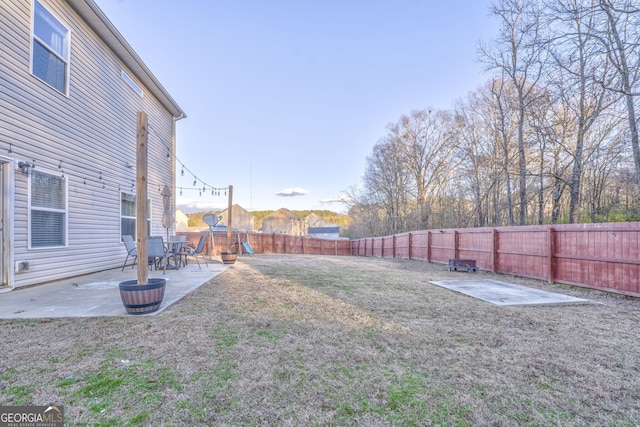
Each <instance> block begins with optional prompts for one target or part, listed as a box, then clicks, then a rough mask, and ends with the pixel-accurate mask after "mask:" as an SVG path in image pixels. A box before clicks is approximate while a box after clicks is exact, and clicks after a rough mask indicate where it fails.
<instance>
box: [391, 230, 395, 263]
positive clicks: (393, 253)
mask: <svg viewBox="0 0 640 427" xmlns="http://www.w3.org/2000/svg"><path fill="white" fill-rule="evenodd" d="M392 242H393V243H392V246H393V248H392V249H391V257H392V258H395V257H396V235H395V234H394V235H393V239H392Z"/></svg>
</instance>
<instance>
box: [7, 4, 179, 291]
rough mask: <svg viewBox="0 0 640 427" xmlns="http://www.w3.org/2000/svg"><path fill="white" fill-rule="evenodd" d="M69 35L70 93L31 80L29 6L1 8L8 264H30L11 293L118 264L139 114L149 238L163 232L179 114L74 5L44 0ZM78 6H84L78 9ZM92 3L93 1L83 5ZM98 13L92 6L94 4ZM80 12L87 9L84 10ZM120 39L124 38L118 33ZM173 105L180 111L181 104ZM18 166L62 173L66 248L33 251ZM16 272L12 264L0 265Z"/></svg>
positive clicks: (133, 173)
mask: <svg viewBox="0 0 640 427" xmlns="http://www.w3.org/2000/svg"><path fill="white" fill-rule="evenodd" d="M40 3H41V4H42V5H44V6H45V7H46V8H47V9H48V10H49V11H50V12H51V13H52V14H53V15H54V16H55V17H56V18H57V19H58V20H60V21H61V22H62V23H63V24H64V25H65V26H66V27H67V28H68V29H69V30H70V32H71V41H70V65H69V67H70V72H69V90H68V96H65V95H64V94H61V93H60V92H58V91H56V90H54V89H53V88H51V87H50V86H48V85H47V84H45V83H44V82H42V81H41V80H39V79H38V78H36V77H35V76H33V75H32V74H31V73H30V49H31V37H32V34H31V26H32V24H31V21H32V13H33V12H32V8H33V3H32V1H25V0H4V1H2V2H1V3H0V57H1V58H2V60H1V61H0V154H2V155H3V156H4V157H7V158H8V160H9V163H7V164H8V165H9V166H10V167H11V169H12V170H11V171H10V173H11V174H13V178H14V183H13V185H14V189H13V190H14V195H12V197H13V200H7V199H6V196H7V194H5V195H4V197H5V199H4V201H5V203H9V204H10V205H11V211H12V216H13V218H12V219H13V227H12V230H10V231H8V230H7V229H6V228H5V236H4V237H5V239H11V242H12V246H13V248H12V250H13V261H27V262H29V269H28V271H24V272H19V273H18V272H16V273H15V275H14V277H13V280H12V283H4V284H5V285H8V286H10V287H20V286H27V285H33V284H38V283H43V282H47V281H51V280H58V279H61V278H65V277H72V276H76V275H81V274H86V273H91V272H95V271H100V270H105V269H109V268H114V267H118V266H120V265H122V262H123V261H124V258H125V254H126V251H125V249H124V245H123V244H122V243H121V242H120V200H121V192H126V193H129V194H133V195H135V194H136V192H135V182H136V170H135V164H136V130H137V129H136V114H137V112H138V111H144V112H146V113H147V114H148V116H149V131H150V132H149V137H148V141H149V142H148V146H149V157H148V168H149V169H148V183H149V185H148V193H149V198H150V199H151V234H152V235H165V233H166V230H165V229H164V228H162V224H161V221H162V209H163V204H162V196H161V195H160V191H159V189H160V188H162V187H163V186H164V185H165V184H169V186H170V187H174V183H175V170H174V169H175V167H174V163H173V158H167V152H168V151H170V152H171V153H174V152H175V146H174V145H175V138H174V133H175V119H176V118H179V117H176V116H175V113H173V112H170V111H169V110H168V109H167V108H166V103H163V102H161V101H160V100H159V99H158V98H157V97H156V96H154V92H156V93H157V90H158V89H157V88H152V89H150V88H148V87H147V86H145V85H144V84H143V83H142V81H141V80H140V79H139V78H138V76H139V75H140V70H132V69H130V68H128V67H127V66H126V65H125V62H124V61H123V60H122V59H121V58H122V57H121V56H119V55H116V54H115V53H114V51H113V50H112V49H111V48H110V47H109V46H108V44H107V43H106V42H105V41H104V39H103V38H101V37H99V36H98V35H97V33H96V32H94V30H93V29H92V28H93V27H92V26H90V25H89V24H88V23H87V21H86V20H85V19H84V18H82V17H80V15H79V14H78V13H77V12H76V9H74V8H73V7H71V3H72V2H71V1H70V2H67V1H62V0H42V1H41V2H40ZM76 3H80V2H76ZM82 3H83V4H86V3H89V4H92V1H91V0H89V1H87V2H82ZM94 6H95V5H94ZM85 8H86V6H85ZM120 37H121V36H120ZM122 71H124V72H126V73H127V74H128V75H129V77H131V78H132V79H133V80H134V81H135V82H136V83H137V85H138V86H139V87H140V88H142V90H143V92H144V95H143V96H142V97H141V96H140V95H139V94H138V93H136V92H135V91H134V90H133V89H132V88H131V87H130V86H129V85H128V84H127V83H126V82H125V81H124V80H123V78H122V75H121V73H122ZM177 108H179V107H177ZM19 161H28V162H29V163H32V162H33V163H35V165H36V168H37V170H42V171H43V172H49V173H52V174H55V175H58V176H63V177H64V179H65V180H66V185H67V203H68V209H67V240H66V243H67V244H66V246H65V247H56V248H44V249H29V245H28V241H29V194H28V191H29V190H28V189H29V186H28V180H29V176H28V175H23V174H22V173H21V172H20V171H19V170H17V164H18V162H19ZM4 268H5V269H6V268H13V266H6V265H5V266H4Z"/></svg>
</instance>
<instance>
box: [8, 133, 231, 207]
mask: <svg viewBox="0 0 640 427" xmlns="http://www.w3.org/2000/svg"><path fill="white" fill-rule="evenodd" d="M152 130H153V129H152ZM154 133H155V132H154ZM156 136H157V134H156ZM158 139H160V138H158ZM160 142H161V143H162V144H163V145H164V146H165V148H166V149H167V158H171V157H173V158H174V159H175V161H176V162H177V163H178V164H179V166H180V176H184V174H185V171H186V172H187V173H189V174H191V175H192V176H193V188H188V187H179V188H180V196H182V195H183V194H184V191H185V190H198V193H199V194H200V196H202V195H206V194H207V190H211V196H220V195H221V193H222V190H224V193H225V195H226V194H227V188H228V187H214V186H211V185H209V184H207V183H206V182H204V181H203V180H201V179H199V178H198V176H197V175H196V174H194V173H193V172H192V171H191V170H190V169H189V168H188V167H187V166H186V165H185V164H184V163H183V162H182V161H181V160H180V159H179V158H178V157H177V156H175V154H174V153H173V152H172V150H171V147H170V146H169V145H167V144H166V143H165V142H164V141H162V139H160ZM7 153H9V154H12V155H14V156H16V155H17V156H20V153H19V152H16V151H15V150H14V149H13V143H9V142H8V143H7ZM64 162H65V160H63V159H60V160H58V162H57V164H56V163H54V162H46V161H45V162H44V165H45V167H46V168H56V167H57V169H58V170H60V174H61V177H62V178H65V179H68V177H67V174H66V170H65V169H63V163H64ZM36 163H37V164H40V161H36V159H33V160H32V164H31V165H30V169H31V170H35V169H36ZM51 163H53V164H51ZM131 167H132V166H130V165H127V169H131ZM110 172H111V170H109V171H107V172H103V171H98V176H97V177H95V178H92V177H91V176H90V175H91V174H89V175H84V176H82V175H80V176H79V177H78V178H79V181H80V180H81V182H82V185H85V186H86V185H87V184H89V185H91V183H95V184H98V183H101V184H102V185H100V187H102V189H103V190H104V189H107V187H111V188H114V189H115V188H116V187H117V190H118V192H121V191H123V190H124V188H123V187H126V186H127V185H126V183H122V182H118V181H121V180H122V179H123V177H122V176H121V174H119V173H110ZM72 177H73V174H72ZM125 180H126V178H125ZM87 181H89V182H87ZM198 182H200V183H201V184H202V187H198ZM112 183H113V184H112ZM123 184H124V185H123ZM149 184H150V185H153V184H157V185H158V191H161V189H162V183H149ZM174 185H175V183H174ZM135 187H136V180H135V179H131V192H133V191H134V190H135ZM174 190H177V187H174ZM176 192H177V191H176Z"/></svg>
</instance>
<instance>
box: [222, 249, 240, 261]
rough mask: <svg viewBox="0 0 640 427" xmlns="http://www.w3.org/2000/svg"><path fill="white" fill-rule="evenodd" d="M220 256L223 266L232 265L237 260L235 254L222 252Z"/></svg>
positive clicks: (236, 254)
mask: <svg viewBox="0 0 640 427" xmlns="http://www.w3.org/2000/svg"><path fill="white" fill-rule="evenodd" d="M220 256H221V257H222V263H223V264H234V263H235V262H236V260H237V259H238V253H237V252H222V253H221V254H220Z"/></svg>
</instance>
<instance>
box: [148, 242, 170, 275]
mask: <svg viewBox="0 0 640 427" xmlns="http://www.w3.org/2000/svg"><path fill="white" fill-rule="evenodd" d="M148 246H149V251H148V253H147V257H148V259H149V267H150V268H152V267H154V266H155V268H156V270H157V269H158V268H159V267H160V265H162V267H163V272H162V274H165V273H166V272H167V252H166V251H165V248H164V241H163V240H162V236H152V237H149V239H148Z"/></svg>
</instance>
